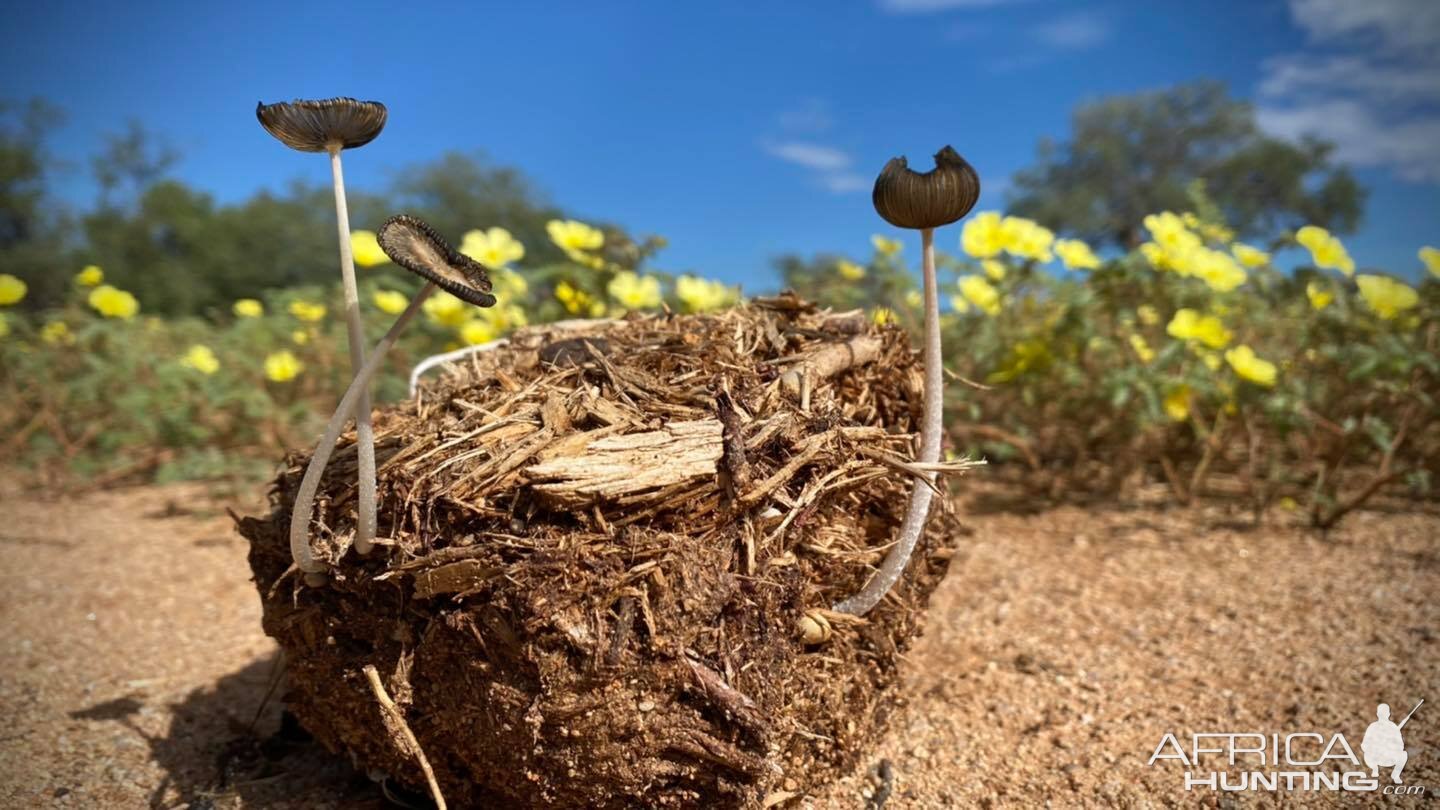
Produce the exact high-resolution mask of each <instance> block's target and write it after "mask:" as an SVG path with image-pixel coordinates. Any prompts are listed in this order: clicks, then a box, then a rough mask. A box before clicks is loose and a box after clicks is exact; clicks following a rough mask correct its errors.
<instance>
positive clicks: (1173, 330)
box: [1165, 309, 1231, 349]
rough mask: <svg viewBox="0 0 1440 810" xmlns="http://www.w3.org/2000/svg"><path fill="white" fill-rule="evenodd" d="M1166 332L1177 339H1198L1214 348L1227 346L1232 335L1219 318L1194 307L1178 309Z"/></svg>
mask: <svg viewBox="0 0 1440 810" xmlns="http://www.w3.org/2000/svg"><path fill="white" fill-rule="evenodd" d="M1165 332H1166V333H1167V334H1169V335H1170V337H1173V338H1175V339H1177V340H1197V341H1199V342H1201V343H1203V344H1205V345H1206V346H1209V347H1210V348H1212V349H1223V348H1225V345H1226V344H1227V343H1229V342H1230V337H1231V335H1230V331H1229V330H1228V329H1226V328H1225V325H1224V324H1222V323H1220V319H1219V318H1217V317H1215V316H1214V315H1201V314H1200V313H1198V312H1196V311H1195V310H1193V309H1180V310H1177V311H1176V312H1175V317H1173V318H1171V319H1170V323H1169V325H1167V326H1166V327H1165Z"/></svg>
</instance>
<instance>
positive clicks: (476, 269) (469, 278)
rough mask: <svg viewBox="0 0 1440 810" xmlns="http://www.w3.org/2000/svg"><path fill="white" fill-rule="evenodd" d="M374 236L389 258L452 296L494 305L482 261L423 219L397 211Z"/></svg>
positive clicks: (475, 302)
mask: <svg viewBox="0 0 1440 810" xmlns="http://www.w3.org/2000/svg"><path fill="white" fill-rule="evenodd" d="M375 239H376V241H378V242H379V243H380V249H381V250H383V251H385V255H386V256H389V257H390V259H391V261H393V262H395V263H396V264H398V265H400V266H401V267H403V268H405V269H406V270H409V271H410V272H412V273H414V274H416V275H418V276H420V277H422V278H424V279H426V280H428V281H433V282H435V285H436V286H438V287H439V288H440V289H442V290H444V291H446V292H448V293H450V294H451V295H453V296H455V297H456V298H459V299H460V300H462V301H466V302H469V303H471V304H474V305H476V306H479V307H493V306H495V296H493V295H491V294H490V289H491V288H490V275H489V273H488V271H487V270H486V268H485V265H483V264H481V263H480V262H477V261H475V260H474V259H472V258H470V257H469V256H466V255H465V254H463V253H461V252H459V251H457V250H455V248H453V247H451V246H450V243H448V242H446V241H445V240H444V239H443V238H441V236H440V234H438V233H436V232H435V229H434V228H432V227H430V225H429V223H427V222H425V221H424V220H422V219H419V218H418V217H412V216H409V215H408V214H397V215H395V216H393V217H390V218H389V219H387V220H385V224H383V225H381V226H380V230H379V231H378V232H376V234H375Z"/></svg>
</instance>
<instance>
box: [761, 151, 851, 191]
mask: <svg viewBox="0 0 1440 810" xmlns="http://www.w3.org/2000/svg"><path fill="white" fill-rule="evenodd" d="M760 148H761V149H763V150H765V153H766V154H768V155H770V156H771V157H775V158H779V159H780V160H783V161H785V162H786V163H793V164H795V165H796V166H800V167H802V168H805V169H807V170H809V174H810V179H811V180H812V181H813V182H815V183H816V184H818V185H819V186H820V187H821V188H824V189H825V190H827V191H830V192H833V193H835V194H845V193H849V192H852V191H859V190H860V189H863V188H869V187H870V182H869V181H868V180H866V179H865V178H864V177H862V176H860V175H859V174H856V173H855V172H854V171H852V170H851V168H850V167H851V166H852V165H853V164H854V162H855V161H854V160H853V159H852V158H851V157H850V154H849V153H848V152H846V151H845V150H843V149H838V148H836V147H834V146H828V145H826V144H823V143H814V142H812V141H778V142H777V141H761V142H760Z"/></svg>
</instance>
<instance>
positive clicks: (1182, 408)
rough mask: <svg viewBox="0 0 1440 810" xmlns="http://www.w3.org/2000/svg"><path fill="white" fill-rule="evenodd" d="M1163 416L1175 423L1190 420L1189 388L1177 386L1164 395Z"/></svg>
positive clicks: (1182, 385)
mask: <svg viewBox="0 0 1440 810" xmlns="http://www.w3.org/2000/svg"><path fill="white" fill-rule="evenodd" d="M1164 407H1165V415H1166V416H1168V417H1170V418H1171V419H1172V420H1174V421H1176V422H1184V421H1185V420H1186V419H1188V418H1190V386H1188V385H1184V384H1181V385H1177V386H1175V387H1174V388H1172V389H1170V393H1168V394H1166V395H1165V401H1164Z"/></svg>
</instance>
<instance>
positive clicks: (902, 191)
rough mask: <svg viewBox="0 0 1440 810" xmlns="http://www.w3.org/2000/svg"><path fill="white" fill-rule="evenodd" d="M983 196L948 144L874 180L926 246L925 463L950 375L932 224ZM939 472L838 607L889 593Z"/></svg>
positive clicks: (884, 204)
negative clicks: (931, 161) (868, 573)
mask: <svg viewBox="0 0 1440 810" xmlns="http://www.w3.org/2000/svg"><path fill="white" fill-rule="evenodd" d="M979 197H980V177H979V175H977V174H976V173H975V170H974V169H973V168H971V167H970V164H969V163H966V162H965V159H964V158H962V157H960V155H959V154H958V153H957V152H956V151H955V150H954V149H952V148H950V147H949V146H947V147H945V148H944V149H941V150H940V151H939V152H938V153H936V155H935V168H934V169H932V170H931V171H928V172H925V173H924V174H921V173H919V172H916V171H914V170H912V169H910V168H909V167H908V166H907V165H906V163H905V158H903V157H897V158H894V159H892V160H891V161H890V162H889V163H886V164H885V168H884V169H883V170H881V172H880V176H879V177H878V178H876V180H875V191H874V193H873V194H872V197H871V199H872V201H873V202H874V204H875V210H876V211H877V212H878V213H879V214H880V216H882V217H884V218H885V220H886V221H887V222H889V223H890V224H892V225H895V226H896V227H900V228H914V229H919V231H920V244H921V247H922V252H923V262H922V269H921V272H922V274H923V276H924V282H925V344H924V351H923V362H924V365H925V392H924V393H925V402H924V408H923V413H922V415H921V420H920V455H919V457H918V458H916V461H917V462H918V463H920V464H922V465H929V464H934V463H935V462H937V461H939V460H940V439H941V437H942V435H943V433H944V424H943V414H944V407H945V379H944V377H943V376H942V368H941V363H942V362H943V359H942V358H941V356H940V300H939V299H940V296H939V290H938V284H937V282H936V280H935V229H936V228H939V227H941V226H943V225H949V224H950V223H952V222H956V221H958V220H959V219H960V218H961V217H964V216H965V215H966V214H968V213H969V212H970V209H971V208H974V207H975V201H976V200H977V199H979ZM934 479H935V473H934V472H927V473H926V474H925V479H924V480H921V479H916V481H915V483H914V484H913V485H912V486H911V488H910V500H909V502H908V503H907V504H906V506H905V518H904V520H902V521H901V523H900V532H899V536H898V537H897V538H896V540H895V544H894V546H892V547H891V549H890V553H888V554H886V555H885V560H884V561H883V562H881V563H880V570H878V571H876V572H875V576H873V577H871V578H870V581H869V582H868V583H866V584H865V587H864V588H862V589H861V590H860V592H859V593H857V594H855V595H854V596H852V597H850V598H849V599H846V600H844V601H843V602H840V603H839V604H837V605H835V610H836V612H839V613H850V614H853V615H856V616H864V615H865V614H866V613H869V612H870V610H871V608H874V607H875V605H877V604H879V603H880V600H881V599H883V598H885V594H887V593H889V592H890V589H891V588H892V587H894V585H895V583H896V582H897V581H898V580H899V579H900V575H901V574H902V573H904V572H905V565H906V563H908V562H909V561H910V555H911V554H912V553H913V552H914V551H915V543H916V542H917V541H919V539H920V535H921V534H923V533H924V531H925V522H926V520H927V519H928V518H929V516H930V500H931V498H932V496H933V495H934V489H933V482H934Z"/></svg>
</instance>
